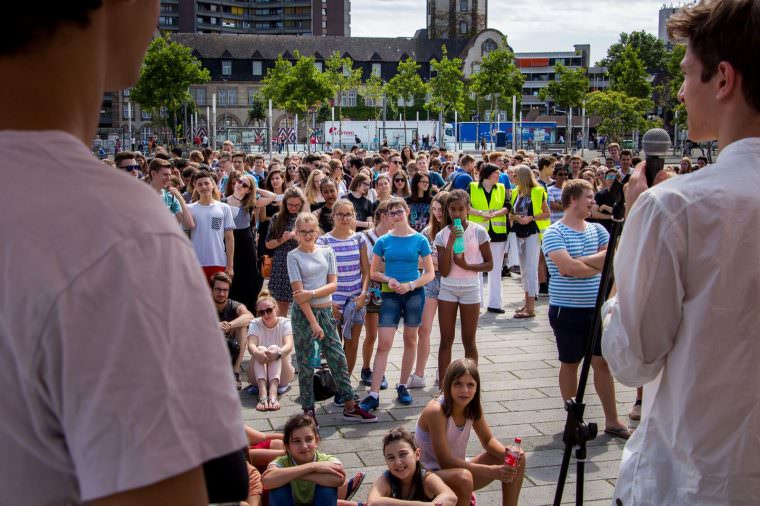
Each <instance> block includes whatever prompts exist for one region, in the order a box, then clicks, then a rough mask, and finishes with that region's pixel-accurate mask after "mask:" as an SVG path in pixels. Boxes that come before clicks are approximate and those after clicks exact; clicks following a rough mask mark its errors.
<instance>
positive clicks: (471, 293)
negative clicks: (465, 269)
mask: <svg viewBox="0 0 760 506" xmlns="http://www.w3.org/2000/svg"><path fill="white" fill-rule="evenodd" d="M438 300H439V301H444V302H458V303H459V304H480V283H479V282H478V278H477V277H473V278H471V279H451V278H446V279H444V280H443V281H442V282H441V291H440V293H439V294H438Z"/></svg>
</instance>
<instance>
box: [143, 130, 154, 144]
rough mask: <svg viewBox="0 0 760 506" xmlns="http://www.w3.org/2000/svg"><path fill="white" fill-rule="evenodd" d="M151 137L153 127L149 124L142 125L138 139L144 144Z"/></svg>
mask: <svg viewBox="0 0 760 506" xmlns="http://www.w3.org/2000/svg"><path fill="white" fill-rule="evenodd" d="M151 137H153V129H152V128H151V127H150V126H144V127H142V128H141V129H140V141H141V142H142V143H143V144H146V143H147V142H148V141H149V140H150V138H151Z"/></svg>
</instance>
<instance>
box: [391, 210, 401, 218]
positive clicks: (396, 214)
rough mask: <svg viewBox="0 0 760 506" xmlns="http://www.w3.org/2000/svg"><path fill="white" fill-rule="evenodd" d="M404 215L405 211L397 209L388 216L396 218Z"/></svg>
mask: <svg viewBox="0 0 760 506" xmlns="http://www.w3.org/2000/svg"><path fill="white" fill-rule="evenodd" d="M402 214H404V210H403V209H396V210H395V211H388V216H393V217H396V216H401V215H402Z"/></svg>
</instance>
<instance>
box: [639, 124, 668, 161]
mask: <svg viewBox="0 0 760 506" xmlns="http://www.w3.org/2000/svg"><path fill="white" fill-rule="evenodd" d="M641 146H642V147H643V148H644V152H645V153H646V154H647V156H665V155H666V154H667V153H668V150H669V149H670V134H668V132H667V131H666V130H663V129H662V128H652V129H651V130H648V131H647V133H645V134H644V137H642V138H641Z"/></svg>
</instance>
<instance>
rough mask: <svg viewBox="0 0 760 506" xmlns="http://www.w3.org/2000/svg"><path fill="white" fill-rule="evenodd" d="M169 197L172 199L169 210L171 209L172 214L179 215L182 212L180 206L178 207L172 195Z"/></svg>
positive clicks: (177, 201)
mask: <svg viewBox="0 0 760 506" xmlns="http://www.w3.org/2000/svg"><path fill="white" fill-rule="evenodd" d="M170 196H171V198H172V203H171V205H170V207H169V209H171V212H172V214H177V213H181V212H182V206H180V205H179V200H177V197H175V196H174V195H171V194H170Z"/></svg>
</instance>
